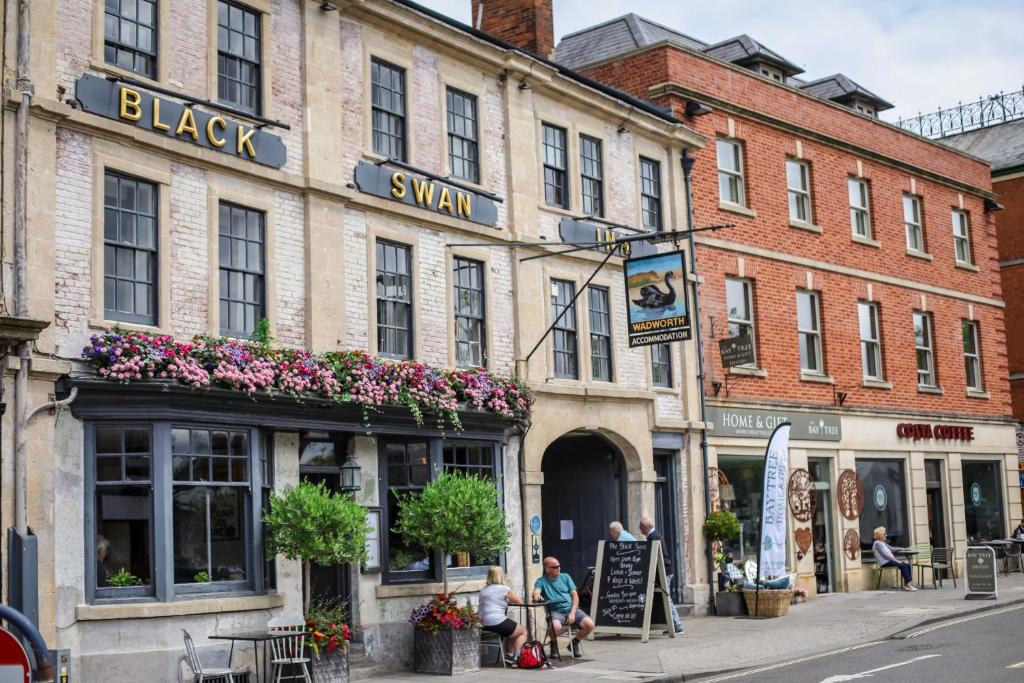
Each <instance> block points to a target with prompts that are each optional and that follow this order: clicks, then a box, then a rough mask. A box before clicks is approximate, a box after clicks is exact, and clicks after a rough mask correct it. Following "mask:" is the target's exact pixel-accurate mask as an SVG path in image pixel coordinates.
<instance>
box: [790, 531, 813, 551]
mask: <svg viewBox="0 0 1024 683" xmlns="http://www.w3.org/2000/svg"><path fill="white" fill-rule="evenodd" d="M793 540H795V541H796V547H797V548H799V549H800V552H802V553H803V554H804V555H806V554H807V551H808V550H810V549H811V541H812V540H813V537H812V535H811V529H810V527H800V528H799V529H794V530H793Z"/></svg>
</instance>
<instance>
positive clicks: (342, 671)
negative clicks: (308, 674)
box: [311, 648, 348, 683]
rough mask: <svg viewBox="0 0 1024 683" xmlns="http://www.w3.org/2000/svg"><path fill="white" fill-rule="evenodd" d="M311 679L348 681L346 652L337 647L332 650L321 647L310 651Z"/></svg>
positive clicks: (331, 682)
mask: <svg viewBox="0 0 1024 683" xmlns="http://www.w3.org/2000/svg"><path fill="white" fill-rule="evenodd" d="M312 654H313V657H312V662H311V663H312V665H313V680H314V681H316V683H348V652H347V651H345V650H343V649H341V648H338V649H337V650H335V651H334V652H327V650H326V649H321V651H320V654H316V653H312Z"/></svg>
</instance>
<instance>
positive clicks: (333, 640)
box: [306, 602, 352, 683]
mask: <svg viewBox="0 0 1024 683" xmlns="http://www.w3.org/2000/svg"><path fill="white" fill-rule="evenodd" d="M347 621H348V614H347V613H346V612H345V608H344V606H342V605H341V604H339V603H337V602H314V603H313V604H312V605H311V606H310V608H309V610H308V611H307V612H306V631H308V632H309V634H310V635H309V637H308V638H307V639H306V644H307V645H308V646H309V649H310V650H312V651H313V656H312V660H313V661H312V664H313V673H314V675H315V676H316V680H317V681H330V682H331V683H346V682H347V681H348V644H349V641H351V640H352V629H351V628H350V627H349V625H348V623H346V622H347Z"/></svg>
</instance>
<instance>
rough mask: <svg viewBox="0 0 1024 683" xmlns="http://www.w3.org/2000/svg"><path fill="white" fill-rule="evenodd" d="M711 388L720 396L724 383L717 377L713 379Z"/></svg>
mask: <svg viewBox="0 0 1024 683" xmlns="http://www.w3.org/2000/svg"><path fill="white" fill-rule="evenodd" d="M711 390H712V391H714V392H715V396H718V392H720V391H721V390H722V383H721V382H719V381H718V380H717V379H713V380H711Z"/></svg>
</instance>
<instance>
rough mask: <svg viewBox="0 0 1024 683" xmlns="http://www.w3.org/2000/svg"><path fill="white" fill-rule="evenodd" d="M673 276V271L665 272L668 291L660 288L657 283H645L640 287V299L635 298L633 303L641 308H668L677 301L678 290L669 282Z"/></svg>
mask: <svg viewBox="0 0 1024 683" xmlns="http://www.w3.org/2000/svg"><path fill="white" fill-rule="evenodd" d="M672 277H673V273H672V271H669V272H667V273H665V287H666V288H667V289H668V292H663V291H661V290H660V289H658V287H657V285H645V286H643V287H641V288H640V296H641V297H642V298H640V299H633V303H634V304H636V305H637V306H639V307H640V308H666V307H668V306H671V305H672V304H674V303H675V301H676V290H675V288H673V287H672V283H671V282H669V280H671V279H672Z"/></svg>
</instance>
